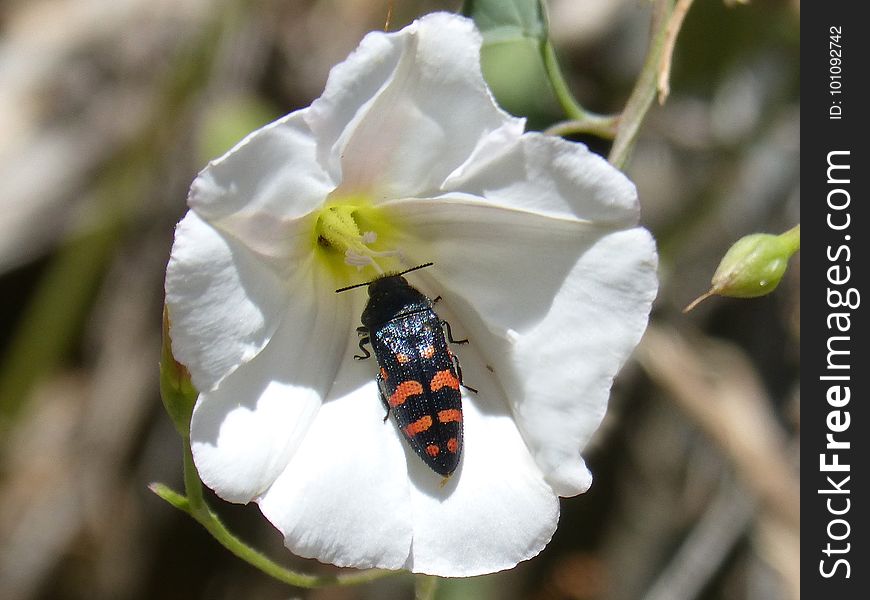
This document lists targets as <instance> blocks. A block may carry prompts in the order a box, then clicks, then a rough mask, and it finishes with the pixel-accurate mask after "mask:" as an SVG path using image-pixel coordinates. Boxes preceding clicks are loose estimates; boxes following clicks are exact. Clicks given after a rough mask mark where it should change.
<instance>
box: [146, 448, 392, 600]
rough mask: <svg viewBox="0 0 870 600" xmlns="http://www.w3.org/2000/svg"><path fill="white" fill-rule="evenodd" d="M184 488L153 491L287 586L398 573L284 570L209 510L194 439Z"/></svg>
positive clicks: (159, 485) (341, 582)
mask: <svg viewBox="0 0 870 600" xmlns="http://www.w3.org/2000/svg"><path fill="white" fill-rule="evenodd" d="M184 487H185V491H186V493H187V496H183V495H181V494H179V493H177V492H175V491H173V490H171V489H170V488H168V487H167V486H165V485H163V484H162V483H154V484H151V486H150V488H151V491H153V492H154V493H155V494H157V495H158V496H160V497H161V498H163V499H164V500H166V501H167V502H168V503H169V504H171V505H172V506H174V507H175V508H177V509H179V510H182V511H184V512H186V513H187V514H189V515H190V516H191V517H193V518H194V519H195V520H196V521H197V522H198V523H199V524H200V525H202V526H203V527H204V528H205V529H206V531H208V532H209V533H210V534H211V536H212V537H213V538H214V539H215V540H217V541H218V543H220V544H221V545H222V546H223V547H224V548H226V549H227V550H229V551H230V552H232V553H233V554H235V555H236V556H237V557H238V558H240V559H242V560H243V561H245V562H246V563H248V564H249V565H251V566H253V567H256V568H257V569H259V570H260V571H262V572H263V573H265V574H266V575H269V576H271V577H273V578H275V579H277V580H278V581H281V582H283V583H286V584H289V585H294V586H296V587H302V588H315V587H323V586H327V585H340V586H346V585H358V584H361V583H367V582H369V581H374V580H375V579H380V578H381V577H386V576H388V575H392V574H395V573H396V571H383V570H377V569H371V570H368V571H361V572H358V573H347V574H340V575H307V574H305V573H299V572H298V571H293V570H291V569H287V568H286V567H282V566H281V565H279V564H278V563H276V562H275V561H273V560H272V559H270V558H269V557H268V556H266V555H265V554H263V553H261V552H259V551H258V550H255V549H253V548H251V547H250V546H248V545H247V544H246V543H244V542H243V541H241V540H240V539H239V538H237V537H236V536H235V535H234V534H233V533H232V532H231V531H230V530H229V529H227V528H226V526H225V525H224V524H223V523H222V522H221V520H220V519H219V518H218V516H217V515H216V514H215V513H214V512H213V511H212V510H211V509H210V508H209V507H208V505H207V504H206V502H205V499H204V498H203V495H202V483H201V482H200V480H199V477H198V475H197V473H196V467H195V466H194V464H193V455H192V453H191V450H190V440H189V438H185V440H184Z"/></svg>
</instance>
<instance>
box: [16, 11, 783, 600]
mask: <svg viewBox="0 0 870 600" xmlns="http://www.w3.org/2000/svg"><path fill="white" fill-rule="evenodd" d="M393 5H394V6H393V9H392V20H391V25H390V27H391V29H398V28H400V27H402V26H404V25H405V24H407V23H408V22H410V21H411V20H413V19H414V18H415V17H417V16H419V15H422V14H424V13H426V12H430V11H433V10H442V9H446V10H457V9H458V8H459V2H439V1H435V0H431V1H424V0H395V2H394V3H393ZM548 5H549V10H550V18H551V33H552V38H553V42H554V44H555V46H556V49H557V53H558V55H559V58H560V61H561V64H562V67H563V70H564V72H565V75H566V77H567V79H568V81H569V84H570V86H571V88H572V91H573V92H574V94H575V95H576V96H577V98H578V99H579V100H580V102H581V103H582V104H583V105H584V106H586V107H587V108H588V109H590V110H593V111H596V112H600V113H610V112H617V111H619V110H620V109H621V108H622V106H623V105H624V104H625V101H626V99H627V98H628V95H629V94H630V92H631V89H632V87H633V85H634V81H635V79H636V77H637V74H638V72H639V70H640V67H641V65H642V62H643V59H644V53H645V48H646V43H647V41H648V37H649V35H648V34H649V12H650V7H649V5H648V3H646V2H640V1H638V0H584V1H583V2H577V1H575V0H550V2H549V3H548ZM387 12H388V2H387V0H286V1H282V0H265V1H254V0H247V1H245V0H6V1H5V2H3V3H0V302H2V310H0V599H3V600H30V599H34V600H39V599H58V600H77V599H84V598H87V599H89V600H103V599H106V600H109V599H116V598H118V599H126V598H129V599H134V600H135V599H145V598H168V599H174V598H179V599H181V598H189V599H194V598H203V599H217V600H220V599H223V598H238V597H243V598H263V599H273V598H274V599H283V598H305V599H312V600H314V599H348V600H351V599H370V598H372V599H373V598H385V599H391V598H396V599H401V598H410V597H412V595H413V591H412V587H413V582H412V580H411V579H410V578H409V577H407V576H403V575H400V576H395V577H390V578H386V579H383V580H380V581H378V582H375V583H372V584H367V585H364V586H359V587H355V588H348V589H336V588H327V589H320V590H313V591H306V590H297V589H294V588H289V587H286V586H284V585H281V584H279V583H275V582H273V581H271V580H270V579H268V578H267V577H266V576H265V575H263V574H261V573H260V572H258V571H255V570H254V569H253V568H251V567H249V566H247V565H246V564H244V563H242V562H239V561H238V560H236V559H234V558H233V557H232V556H231V555H230V554H229V553H228V552H226V551H225V550H223V548H221V547H220V546H219V545H218V544H217V543H216V542H215V541H213V540H212V539H211V538H210V537H209V536H208V534H207V533H206V532H205V531H204V530H202V529H201V528H200V527H199V526H198V525H197V524H196V523H195V522H194V521H193V520H192V519H190V518H189V517H188V516H187V515H185V514H182V513H180V512H178V511H176V510H175V509H173V508H171V507H170V506H169V505H167V504H165V503H163V502H162V501H161V500H159V499H158V498H157V497H156V496H154V495H153V494H151V493H150V492H149V491H148V488H147V485H148V484H149V483H150V482H153V481H163V482H166V483H167V484H169V485H171V486H173V487H175V488H176V489H182V487H183V486H182V482H181V457H182V454H181V440H180V439H179V438H178V436H177V434H176V433H175V430H174V428H173V426H172V424H171V422H170V420H169V418H168V417H166V416H165V414H164V412H163V408H162V405H161V402H160V398H159V395H158V371H157V363H158V360H159V353H160V325H161V307H162V285H163V274H164V269H165V265H166V260H167V258H168V253H169V248H170V245H171V242H172V234H173V226H174V224H175V223H176V222H177V221H178V220H179V219H180V218H181V216H182V215H183V213H184V211H185V197H186V193H187V188H188V186H189V185H190V182H191V180H192V179H193V177H194V176H195V174H196V172H197V171H198V170H199V169H200V168H202V167H203V166H204V165H205V163H206V162H207V161H208V160H209V159H210V158H213V157H216V156H218V155H219V154H221V153H222V152H223V151H225V150H226V149H228V148H229V147H230V146H231V145H232V144H233V143H234V142H235V141H237V140H238V139H239V138H241V137H242V135H243V134H244V133H246V132H248V131H250V130H251V129H253V128H255V127H257V126H259V125H261V124H263V123H265V122H267V121H269V120H272V119H273V118H275V117H277V116H279V115H282V114H284V113H286V112H289V111H291V110H293V109H296V108H300V107H303V106H306V105H308V104H309V103H310V102H311V100H312V99H314V98H316V97H317V96H319V95H320V92H321V90H322V88H323V85H324V83H325V81H326V77H327V74H328V72H329V68H330V67H331V66H332V65H334V64H335V63H337V62H339V61H341V60H342V59H343V58H344V57H345V56H346V55H347V54H348V52H350V51H351V50H352V49H353V48H354V47H355V46H356V44H357V43H358V42H359V40H360V39H361V37H362V36H363V35H364V34H365V32H367V31H369V30H372V29H382V28H383V27H384V23H385V19H386V15H387ZM799 18H800V4H799V1H798V0H794V1H787V0H757V1H755V2H752V3H751V4H748V5H743V4H739V5H737V4H735V5H733V6H731V5H729V3H723V2H721V0H708V1H703V2H701V1H699V2H696V3H695V6H693V7H692V9H691V11H690V12H689V14H688V17H687V19H686V22H685V25H684V28H683V30H682V32H681V33H680V36H679V38H678V41H677V50H676V54H675V63H674V69H673V79H672V83H671V89H672V95H671V97H670V98H669V100H668V101H667V103H666V104H665V105H664V106H661V107H660V106H654V107H653V109H652V110H651V112H650V114H649V115H648V118H647V120H646V122H645V123H644V128H643V130H642V133H641V136H640V140H639V142H638V145H637V147H636V149H635V152H634V154H633V157H632V159H631V161H630V163H629V164H628V166H627V171H628V173H629V175H630V176H631V177H632V179H633V180H634V181H635V182H636V184H637V186H638V189H639V194H640V199H641V205H642V221H643V223H644V224H645V225H646V226H647V227H649V228H650V229H651V230H652V231H653V233H654V234H655V236H656V238H657V240H658V244H659V251H660V254H661V281H662V287H661V290H660V293H659V297H658V300H657V302H656V304H655V307H654V312H653V316H652V321H651V327H650V329H649V331H648V333H647V335H646V336H645V338H644V341H643V342H642V344H641V346H640V347H639V348H638V350H637V352H636V353H635V356H634V359H633V360H632V361H630V362H629V364H628V365H627V366H626V368H625V369H624V370H623V372H622V373H621V374H620V376H619V378H618V379H617V382H616V384H615V387H614V392H613V397H612V401H611V408H610V410H609V413H608V416H607V418H606V420H605V423H604V425H603V426H602V428H601V430H600V431H599V432H598V435H597V437H596V439H595V441H594V443H593V444H592V446H591V447H590V448H589V449H588V450H587V452H586V455H587V457H588V458H587V460H588V462H589V464H590V466H591V469H592V471H593V473H594V475H595V482H594V484H593V487H592V489H591V490H590V492H589V493H587V494H585V495H583V496H580V497H577V498H570V499H564V500H563V501H562V518H561V524H560V527H559V529H558V531H557V533H556V535H555V538H554V539H553V541H552V543H551V544H550V545H549V546H548V547H547V548H546V550H545V551H544V552H543V553H542V554H541V555H540V556H539V557H538V558H536V559H534V560H532V561H529V562H527V563H524V564H522V565H520V566H519V567H518V568H516V569H514V570H513V571H511V572H508V573H503V574H496V575H491V576H486V577H480V578H473V579H467V580H452V581H448V582H446V583H445V584H444V585H442V587H441V589H440V592H439V596H438V598H439V599H453V598H472V599H474V598H481V599H484V600H485V599H489V598H493V599H495V598H498V599H502V598H505V599H514V598H515V599H531V600H550V599H552V600H556V599H566V600H567V599H577V600H581V599H582V600H587V599H588V600H593V599H601V600H635V599H647V600H680V599H690V598H703V599H719V598H722V599H725V598H727V599H736V600H740V599H774V600H776V599H780V598H782V599H796V598H798V597H799V586H800V579H799V573H798V552H799V500H798V495H797V490H798V444H799V425H800V404H799V395H798V370H799V362H798V361H799V341H800V337H799V336H800V305H799V283H800V268H799V255H798V256H796V257H795V258H794V259H793V260H792V263H791V267H790V269H789V271H788V273H787V275H786V277H785V279H784V281H783V282H782V284H781V285H780V287H779V288H778V289H777V290H776V291H775V292H774V293H773V294H771V295H770V296H767V297H764V298H760V299H757V300H733V299H724V298H713V299H710V300H707V301H706V302H705V303H703V304H701V305H700V306H699V307H698V308H697V309H695V310H694V311H693V312H691V313H689V314H687V315H684V314H682V313H681V309H682V308H683V307H684V306H685V305H686V304H688V303H689V302H690V301H691V300H692V299H693V298H694V297H695V296H697V295H698V294H700V293H702V292H703V291H705V290H706V289H707V288H708V287H709V279H710V276H711V275H712V273H713V270H714V269H715V268H716V265H717V264H718V261H719V259H720V258H721V256H722V255H723V254H724V252H725V250H726V249H727V248H728V246H730V245H731V243H733V242H734V241H736V239H737V238H739V237H740V236H742V235H745V234H748V233H752V232H755V231H767V232H771V233H780V232H782V231H785V230H786V229H789V228H791V227H792V226H793V225H795V224H796V223H798V222H799V220H800V212H799V187H798V181H799V179H798V167H799V162H800V153H799V150H800V149H799V133H800V130H799V115H800V106H799V96H798V84H799V60H798V50H799V44H800V38H799ZM485 59H486V64H485V67H486V70H487V76H488V78H489V79H490V80H491V81H492V82H493V84H494V85H495V86H496V92H497V95H498V97H499V99H500V100H501V101H502V102H503V104H504V105H505V106H506V108H508V109H509V110H510V111H511V112H514V113H515V114H520V115H524V116H527V117H529V123H530V126H531V127H534V128H544V127H546V126H548V125H550V124H552V123H554V122H555V121H557V120H560V119H561V118H563V117H562V115H561V114H560V113H559V110H558V105H557V104H556V103H555V101H554V100H553V99H552V97H550V96H549V95H548V93H547V92H546V86H541V85H538V84H537V83H535V82H536V81H539V79H537V78H539V77H540V72H539V71H537V67H538V66H537V65H535V64H533V61H532V63H529V62H528V61H524V60H519V59H517V58H516V57H514V58H509V59H505V58H504V57H503V56H502V57H499V56H485ZM505 68H508V69H509V70H510V77H511V78H512V84H511V87H510V89H509V90H508V89H506V88H502V87H501V85H500V84H499V82H500V80H503V79H504V78H505V77H506V75H505V73H504V70H505ZM517 80H519V83H518V81H517ZM582 141H584V142H586V143H588V144H589V145H590V146H591V147H592V148H593V149H594V150H596V151H597V152H600V153H603V154H605V155H606V153H607V151H608V147H609V144H608V143H606V142H603V141H601V140H598V139H595V138H588V139H582ZM210 498H211V503H212V505H213V506H214V507H216V509H217V510H218V512H219V514H220V515H221V516H222V517H223V518H224V519H225V521H226V522H227V523H228V524H229V526H230V527H231V528H232V529H233V530H235V531H236V532H237V533H238V534H239V535H240V536H241V537H242V538H243V539H246V540H248V541H250V542H251V543H253V544H254V545H255V546H257V547H260V548H263V549H264V550H266V551H267V552H268V553H269V554H270V555H271V556H273V557H275V558H277V559H278V560H279V561H280V562H283V563H286V564H288V565H296V566H301V567H302V568H304V569H308V570H309V571H313V572H330V570H331V567H328V566H324V565H319V564H317V563H315V562H313V561H303V560H300V559H294V558H293V557H292V556H290V555H289V554H288V553H287V552H286V551H285V550H284V549H283V546H282V545H281V540H280V536H279V534H278V532H277V531H275V530H274V529H272V528H271V526H269V525H268V524H267V523H266V522H265V521H264V520H263V519H262V518H261V517H260V515H259V512H258V510H257V508H256V506H248V507H242V506H234V505H227V504H225V503H222V502H219V501H218V500H217V499H215V498H213V497H211V496H210ZM373 518H376V516H374V515H373Z"/></svg>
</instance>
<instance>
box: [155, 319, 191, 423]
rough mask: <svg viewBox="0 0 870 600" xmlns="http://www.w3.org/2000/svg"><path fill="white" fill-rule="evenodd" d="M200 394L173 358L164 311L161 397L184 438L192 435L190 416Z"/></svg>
mask: <svg viewBox="0 0 870 600" xmlns="http://www.w3.org/2000/svg"><path fill="white" fill-rule="evenodd" d="M198 395H199V393H198V392H197V391H196V388H194V387H193V384H192V383H191V381H190V373H188V371H187V367H185V366H184V365H183V364H181V363H180V362H178V361H176V360H175V357H174V356H172V343H171V340H170V337H169V313H168V312H167V310H166V308H165V307H164V309H163V349H162V351H161V356H160V396H161V397H162V398H163V406H164V408H166V412H167V413H168V414H169V417H170V418H171V419H172V422H173V423H174V424H175V428H176V429H177V430H178V433H180V434H181V435H182V437H187V436H188V435H190V416H191V415H192V414H193V405H194V403H196V398H197V396H198Z"/></svg>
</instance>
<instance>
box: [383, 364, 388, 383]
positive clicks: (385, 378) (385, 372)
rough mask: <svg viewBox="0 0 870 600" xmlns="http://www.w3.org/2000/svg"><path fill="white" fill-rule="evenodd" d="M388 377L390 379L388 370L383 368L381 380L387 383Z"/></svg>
mask: <svg viewBox="0 0 870 600" xmlns="http://www.w3.org/2000/svg"><path fill="white" fill-rule="evenodd" d="M387 377H389V373H387V370H386V369H384V368H383V367H381V379H383V380H384V381H386V380H387Z"/></svg>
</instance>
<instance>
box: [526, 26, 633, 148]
mask: <svg viewBox="0 0 870 600" xmlns="http://www.w3.org/2000/svg"><path fill="white" fill-rule="evenodd" d="M541 57H542V59H543V61H544V70H545V71H546V73H547V78H548V79H549V80H550V85H551V86H552V88H553V95H554V96H555V97H556V100H557V101H558V102H559V105H560V106H561V107H562V110H563V111H565V115H566V116H567V117H568V120H567V121H562V122H561V123H556V124H555V125H553V126H552V127H550V128H549V129H547V131H546V132H545V133H548V134H550V135H560V136H564V135H570V134H576V133H591V134H593V135H597V136H599V137H602V138H605V139H613V136H614V135H615V134H616V123H617V120H618V117H616V116H613V115H599V114H596V113H593V112H590V111H588V110H586V109H585V108H583V106H581V105H580V103H579V102H577V99H576V98H574V95H573V94H572V93H571V90H570V88H569V87H568V82H567V81H566V80H565V76H564V75H563V74H562V69H561V68H560V67H559V61H558V59H557V58H556V50H555V49H554V48H553V44H551V43H550V40H544V41H543V42H541Z"/></svg>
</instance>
